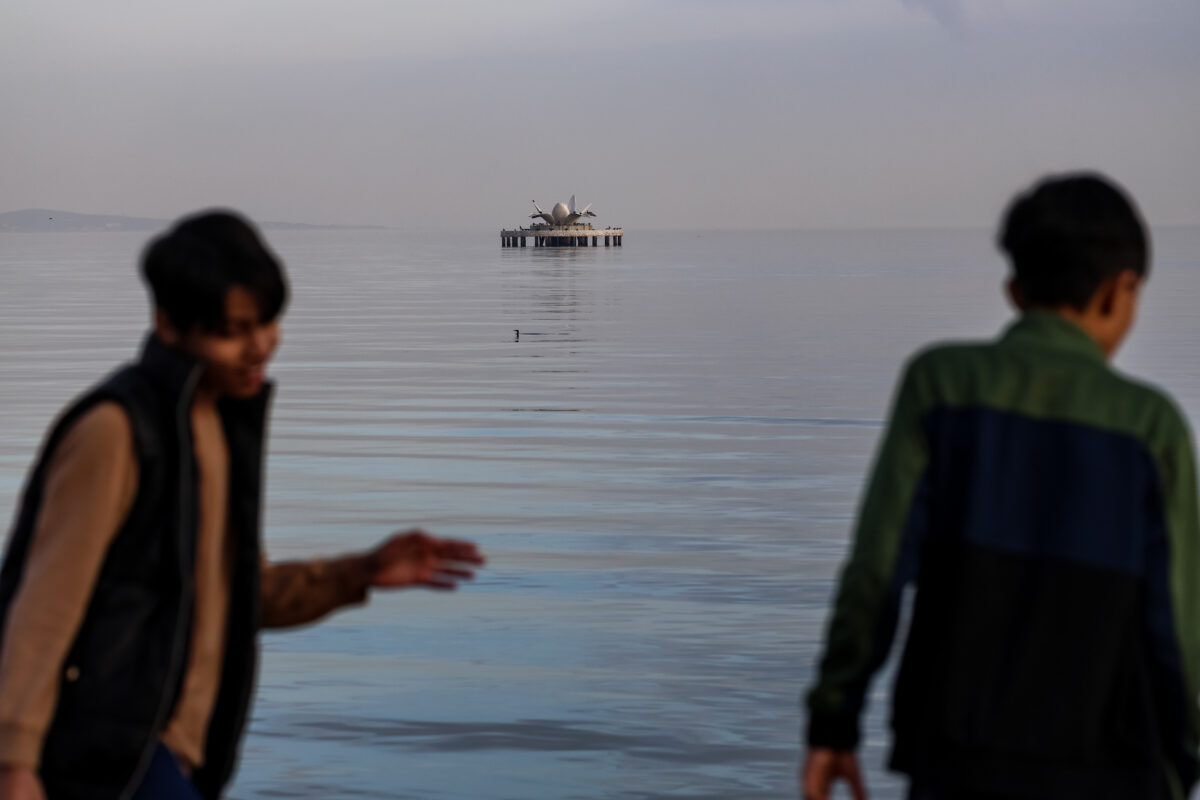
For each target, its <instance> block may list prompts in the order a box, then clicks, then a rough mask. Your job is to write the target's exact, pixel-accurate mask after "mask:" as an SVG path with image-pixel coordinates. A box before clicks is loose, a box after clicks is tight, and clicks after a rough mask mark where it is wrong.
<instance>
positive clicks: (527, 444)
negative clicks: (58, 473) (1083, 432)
mask: <svg viewBox="0 0 1200 800" xmlns="http://www.w3.org/2000/svg"><path fill="white" fill-rule="evenodd" d="M267 239H268V240H269V242H270V243H271V245H272V246H273V247H274V249H275V250H276V251H277V252H278V253H279V255H280V256H281V257H282V259H283V260H284V261H285V262H286V264H287V266H288V269H289V271H290V276H291V282H292V289H293V292H294V299H293V302H292V304H291V306H290V308H289V310H288V313H287V316H286V318H285V320H284V326H283V331H284V336H283V345H282V347H281V349H280V351H279V353H278V356H277V359H276V362H275V365H274V368H273V370H272V373H273V377H274V378H275V379H276V380H277V382H278V392H277V395H276V400H275V405H274V416H273V424H272V431H271V440H270V457H269V464H268V470H269V472H268V479H267V496H266V500H267V509H266V527H265V536H266V541H267V547H268V550H269V552H270V554H271V555H272V557H274V558H276V559H293V558H307V557H313V556H318V555H322V554H326V555H328V554H339V553H345V552H349V551H353V550H356V549H359V548H364V547H368V546H371V545H373V544H374V543H376V542H377V541H378V540H380V539H381V538H383V537H384V536H385V535H387V534H389V533H391V532H392V531H396V530H402V529H407V528H409V527H412V526H421V527H424V528H426V529H427V530H429V531H431V532H433V533H435V534H439V535H444V536H453V537H462V538H467V539H472V540H475V541H477V542H478V543H479V544H480V546H481V547H482V548H483V550H484V551H485V552H486V554H487V556H488V557H489V559H490V563H489V565H488V566H487V568H486V569H485V570H483V571H482V572H481V574H480V575H479V577H478V579H477V580H476V581H475V582H474V583H473V584H472V585H469V586H464V587H463V588H461V589H460V590H459V591H457V592H455V593H449V594H447V593H432V592H426V591H401V592H393V593H379V594H377V595H375V596H374V597H373V598H372V600H371V602H370V604H369V605H367V606H365V607H360V608H355V609H349V610H345V611H342V612H340V613H338V614H336V615H334V616H332V617H331V618H329V619H328V620H326V621H324V622H323V623H321V624H319V625H316V626H312V627H308V628H303V629H299V630H295V631H287V632H279V633H269V634H267V635H265V637H264V651H265V652H264V658H263V663H262V671H261V676H260V687H259V693H258V701H257V704H256V706H255V708H254V713H253V720H252V723H251V725H250V732H249V735H248V737H247V738H246V740H245V743H244V747H243V753H242V762H241V768H240V771H239V772H238V775H237V778H236V781H235V783H234V785H233V787H232V789H231V791H230V796H231V797H233V798H238V799H240V800H268V798H301V797H305V798H307V797H313V798H422V799H423V800H491V799H492V798H496V799H497V800H500V799H501V798H503V799H505V800H598V799H599V798H631V800H649V799H650V798H690V799H691V800H701V799H703V800H757V799H758V798H787V797H795V796H796V789H795V767H796V763H797V759H798V755H799V749H798V743H799V740H800V731H801V728H802V724H803V716H802V714H801V710H800V697H801V695H802V693H803V690H804V688H805V686H806V685H807V684H808V683H809V681H810V679H811V676H812V672H813V667H814V661H815V659H816V657H817V654H818V648H819V644H820V639H821V635H822V631H823V627H824V623H825V619H826V614H827V612H828V609H829V601H830V595H831V592H832V589H833V582H834V580H835V578H836V575H837V570H838V566H839V564H840V562H841V560H842V558H843V556H844V554H845V552H846V547H847V541H848V538H847V537H848V534H849V530H850V527H851V525H852V521H853V516H854V513H855V508H856V503H857V500H858V497H859V493H860V487H861V484H862V481H863V477H864V474H865V472H866V470H867V469H868V467H869V464H870V459H871V455H872V452H873V450H874V448H875V445H876V441H877V439H878V437H879V434H880V432H881V430H882V425H883V420H884V417H885V415H886V413H887V405H888V401H889V398H890V395H891V391H892V386H893V383H894V381H895V379H896V376H897V373H898V370H899V368H900V366H901V364H902V362H903V360H904V359H905V358H906V357H907V356H908V355H909V354H910V353H911V352H912V351H913V350H914V349H916V348H918V347H919V346H921V345H922V344H924V343H926V342H929V341H931V340H940V339H956V338H975V337H981V336H991V335H993V334H994V333H995V332H997V331H998V330H999V329H1000V328H1001V327H1002V326H1003V325H1004V324H1005V321H1006V320H1007V319H1008V318H1009V311H1008V309H1007V307H1006V305H1005V302H1004V300H1003V295H1002V292H1001V285H1002V282H1003V280H1004V265H1003V263H1002V261H1001V260H1000V258H999V256H998V255H997V254H996V252H995V250H994V248H993V246H992V244H991V239H992V233H991V232H990V231H987V230H953V231H936V230H921V231H838V232H798V231H797V232H713V231H692V232H646V231H638V230H636V229H630V230H629V231H628V232H627V234H626V237H625V245H624V247H621V248H603V247H600V248H587V249H570V250H568V249H562V250H552V249H536V248H532V247H527V248H524V249H502V248H501V247H500V242H499V236H498V234H497V233H496V232H493V231H484V232H480V233H479V234H478V235H474V236H469V237H465V238H450V237H446V236H442V235H438V234H432V233H409V232H402V231H392V230H364V231H333V230H323V231H280V232H268V234H267ZM144 240H145V235H144V234H130V233H119V232H110V233H78V234H70V233H46V234H18V233H3V234H0V513H3V514H4V515H9V516H11V514H12V513H13V510H14V508H15V502H16V497H17V494H18V492H19V489H20V486H21V483H22V481H23V479H24V472H25V470H26V468H27V467H28V465H29V463H30V461H31V459H32V458H33V457H34V455H35V452H36V449H37V447H38V443H39V441H40V438H41V436H42V434H43V432H44V430H45V428H46V426H47V424H48V423H49V422H50V420H51V419H52V417H53V415H54V414H55V413H56V412H57V411H58V410H59V409H60V408H61V407H62V405H63V404H64V403H65V402H66V401H68V400H69V399H70V398H71V397H72V396H74V395H75V394H77V393H78V392H80V391H81V390H83V389H84V388H85V387H86V386H87V385H88V384H89V383H90V382H92V381H94V380H96V379H98V378H100V377H101V376H102V375H104V374H105V373H106V372H107V371H108V370H109V369H110V368H111V367H112V366H113V365H115V364H116V363H118V362H121V361H124V360H127V359H129V358H131V357H132V356H133V355H134V354H135V352H136V349H137V346H138V344H139V342H140V340H141V338H142V336H143V334H144V332H145V330H146V327H147V323H148V320H149V313H148V311H147V303H146V298H145V295H144V292H143V290H142V289H141V287H140V285H139V283H138V280H137V277H136V266H135V265H136V260H137V257H138V253H139V250H140V248H141V246H142V244H143V243H144ZM1155 243H1156V251H1155V263H1154V273H1153V275H1152V279H1151V281H1150V283H1149V285H1148V287H1147V289H1146V292H1145V302H1144V305H1143V311H1142V318H1141V320H1140V322H1139V324H1138V327H1137V329H1136V330H1135V332H1134V334H1133V336H1132V338H1131V340H1130V341H1129V343H1128V345H1127V346H1126V348H1125V349H1124V350H1123V351H1122V353H1121V354H1120V356H1119V357H1118V359H1117V363H1118V366H1119V367H1121V368H1122V369H1126V370H1128V371H1131V372H1134V373H1137V374H1139V375H1141V376H1144V377H1146V378H1149V379H1150V380H1152V381H1155V382H1157V383H1159V384H1162V385H1164V386H1165V387H1167V388H1168V389H1169V390H1170V391H1172V392H1173V394H1174V395H1175V397H1176V398H1177V399H1178V400H1179V402H1180V404H1181V405H1182V407H1183V408H1184V410H1185V411H1186V412H1187V413H1188V414H1189V416H1191V417H1192V418H1193V419H1196V418H1198V417H1200V357H1198V356H1197V355H1196V354H1197V352H1198V349H1200V314H1198V309H1200V228H1193V229H1188V228H1174V229H1163V230H1158V231H1156V232H1155ZM518 331H519V335H518V334H517V332H518ZM890 669H891V667H888V668H887V669H886V670H885V673H884V674H883V675H882V676H881V678H880V679H879V680H877V681H876V682H875V684H874V687H873V691H872V697H871V704H870V712H869V715H868V717H867V720H866V728H865V729H866V740H865V744H864V751H863V756H864V761H865V764H866V766H867V768H868V771H869V774H868V781H869V783H870V785H871V787H872V789H873V796H874V797H875V798H881V799H884V800H886V799H887V798H897V797H900V796H902V784H901V783H900V782H899V781H898V780H897V779H895V778H894V777H893V776H890V775H888V774H887V773H886V772H885V771H884V769H883V763H884V761H885V759H886V754H887V741H888V732H887V724H886V721H887V693H888V689H889V687H890V675H889V673H890Z"/></svg>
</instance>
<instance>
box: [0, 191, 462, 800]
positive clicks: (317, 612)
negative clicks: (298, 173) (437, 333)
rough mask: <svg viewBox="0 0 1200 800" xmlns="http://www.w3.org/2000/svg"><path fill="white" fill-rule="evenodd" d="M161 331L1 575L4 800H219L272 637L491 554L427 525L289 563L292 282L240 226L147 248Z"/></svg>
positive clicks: (196, 221) (26, 502) (52, 448)
mask: <svg viewBox="0 0 1200 800" xmlns="http://www.w3.org/2000/svg"><path fill="white" fill-rule="evenodd" d="M142 271H143V277H144V278H145V280H146V283H147V284H148V286H149V288H150V292H151V295H152V298H153V303H154V331H153V333H152V334H151V335H150V336H149V337H148V338H147V340H146V343H145V347H144V349H143V352H142V355H141V358H140V360H138V361H137V362H136V363H134V364H131V365H129V366H126V367H124V368H122V369H119V370H117V371H116V372H114V373H113V374H112V375H111V376H109V377H108V378H107V379H105V380H104V381H102V382H101V383H100V384H99V385H98V386H96V387H94V388H93V389H92V390H91V391H89V392H88V393H86V394H85V395H84V396H83V397H82V398H81V399H80V400H78V401H76V402H75V403H74V404H73V405H72V406H70V407H69V408H68V409H67V410H66V411H65V412H64V413H63V414H62V415H61V416H60V417H59V419H58V421H57V422H56V423H55V424H54V426H53V427H52V429H51V432H50V434H49V436H48V438H47V440H46V442H45V444H44V446H43V448H42V452H41V456H40V457H39V459H38V461H37V463H36V465H35V466H34V468H33V470H32V472H31V474H30V477H29V479H28V482H27V485H26V487H25V491H24V496H23V499H22V505H21V508H20V511H19V514H18V516H17V520H16V525H15V528H14V529H13V532H12V535H11V536H10V538H9V541H8V549H7V552H6V554H5V558H4V563H3V567H2V568H0V800H38V799H39V798H49V800H69V799H70V798H81V799H82V798H112V799H113V800H116V798H122V799H124V798H133V799H134V800H152V799H153V800H163V799H164V798H188V799H189V800H197V799H198V798H206V799H211V798H217V797H219V796H220V793H221V790H222V787H223V786H224V785H225V784H226V782H227V781H228V779H229V777H230V775H231V774H232V772H233V769H234V765H235V762H236V758H237V749H238V743H239V740H240V738H241V735H242V732H243V728H244V725H245V722H246V719H247V714H248V712H249V709H250V703H251V696H252V692H253V684H254V675H255V664H256V658H257V651H258V644H257V637H258V631H259V629H260V628H261V627H285V626H290V625H299V624H302V623H306V622H311V621H313V620H315V619H318V618H319V617H321V616H323V615H325V614H327V613H329V612H331V611H333V610H335V609H337V608H340V607H342V606H346V605H350V604H355V603H362V602H364V601H365V599H366V597H367V593H368V590H369V589H370V588H372V587H402V586H429V587H435V588H446V589H448V588H453V587H454V586H455V584H456V583H457V581H458V580H460V579H466V578H470V577H472V571H471V569H472V567H473V566H475V565H478V564H482V563H483V559H482V557H481V556H480V555H479V553H478V552H477V550H476V548H475V547H474V545H472V544H470V543H468V542H461V541H452V540H441V539H435V538H433V537H430V536H427V535H425V534H424V533H422V532H420V531H413V532H409V533H407V534H398V535H396V536H393V537H392V538H390V539H388V540H387V541H385V542H384V543H383V544H382V545H380V546H379V547H378V548H376V549H374V550H372V551H369V552H365V553H360V554H355V555H350V556H346V557H342V558H337V559H329V560H321V561H311V562H294V563H281V564H269V563H267V562H266V561H265V559H264V557H263V555H262V552H261V539H260V533H259V517H260V505H261V500H262V492H261V474H262V459H263V440H264V436H265V430H266V417H267V406H268V400H269V397H270V390H271V387H270V384H269V383H267V382H266V381H265V379H264V371H265V368H266V365H267V362H268V361H269V360H270V358H271V355H272V354H273V352H274V350H275V347H276V345H277V344H278V341H279V318H280V315H281V314H282V311H283V308H284V305H285V303H286V300H287V285H286V281H285V278H284V275H283V270H282V268H281V266H280V265H279V263H278V262H277V260H276V259H275V257H274V256H273V255H272V254H271V253H270V252H269V251H268V250H267V249H266V248H265V247H264V246H263V244H262V242H261V241H260V240H259V238H258V236H257V234H256V233H255V231H254V230H253V229H252V228H251V227H250V226H249V225H248V224H247V223H246V222H245V221H243V220H242V219H241V218H240V217H238V216H236V215H233V214H230V213H226V212H210V213H205V214H201V215H197V216H194V217H191V218H187V219H184V220H182V221H181V222H180V223H179V224H177V225H176V226H175V227H174V228H173V229H172V230H171V231H169V232H168V233H166V234H165V235H163V236H161V237H159V238H158V239H156V240H155V241H154V242H152V243H151V245H150V246H149V247H148V248H147V250H146V252H145V253H144V254H143V258H142Z"/></svg>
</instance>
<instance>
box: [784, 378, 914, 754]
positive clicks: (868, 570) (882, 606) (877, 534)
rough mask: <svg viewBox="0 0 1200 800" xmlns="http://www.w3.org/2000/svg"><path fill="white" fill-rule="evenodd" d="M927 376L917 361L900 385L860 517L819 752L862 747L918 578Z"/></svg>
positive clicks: (811, 700)
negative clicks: (905, 599)
mask: <svg viewBox="0 0 1200 800" xmlns="http://www.w3.org/2000/svg"><path fill="white" fill-rule="evenodd" d="M925 371H926V370H925V369H923V367H922V360H921V359H919V358H918V359H917V360H915V361H914V362H913V363H912V365H910V367H909V368H908V369H907V370H906V372H905V375H904V377H903V379H902V380H901V382H900V387H899V389H898V390H897V392H896V397H895V400H894V403H893V407H892V412H891V416H890V418H889V420H888V425H887V430H886V432H885V434H884V438H883V443H882V446H881V448H880V450H879V453H878V456H877V458H876V462H875V465H874V468H873V470H872V473H871V477H870V480H869V482H868V485H867V490H866V495H865V497H864V500H863V503H862V507H861V509H860V511H859V518H858V524H857V526H856V530H855V535H854V544H853V550H852V552H851V555H850V558H849V561H848V562H847V563H846V565H845V567H844V568H843V571H842V576H841V582H840V584H839V587H838V592H837V600H836V603H835V606H834V610H833V616H832V619H831V621H830V624H829V631H828V635H827V638H826V642H825V653H824V656H823V657H822V659H821V662H820V669H819V675H818V679H817V683H816V685H815V686H814V687H813V688H812V690H811V691H810V692H809V695H808V708H809V726H808V743H809V745H810V746H812V747H830V748H833V749H836V750H849V749H853V748H854V747H855V746H857V744H858V738H859V713H860V711H861V709H862V706H863V697H864V694H865V692H866V688H867V684H868V682H869V680H870V677H871V674H872V673H873V672H874V671H875V670H876V669H878V668H879V666H880V665H881V664H882V663H883V661H884V659H885V658H886V656H887V651H888V649H889V648H890V646H891V642H892V638H893V635H894V633H895V627H896V621H897V616H898V613H899V603H900V598H901V592H902V590H903V588H904V584H905V583H906V582H908V581H910V580H912V578H913V577H914V576H915V569H916V545H917V543H918V540H919V538H920V535H921V532H922V531H923V529H924V525H925V508H926V505H927V503H926V501H925V499H924V494H925V493H926V491H925V489H923V488H922V487H921V485H920V484H921V482H922V477H923V475H924V473H925V467H926V464H927V462H928V445H927V441H926V437H925V434H924V431H923V429H922V425H921V415H922V407H923V405H925V403H924V401H923V399H922V397H923V395H927V394H928V392H927V391H926V390H925V389H924V387H925V386H926V385H927V381H925V380H924V379H923V377H922V375H923V373H924V372H925Z"/></svg>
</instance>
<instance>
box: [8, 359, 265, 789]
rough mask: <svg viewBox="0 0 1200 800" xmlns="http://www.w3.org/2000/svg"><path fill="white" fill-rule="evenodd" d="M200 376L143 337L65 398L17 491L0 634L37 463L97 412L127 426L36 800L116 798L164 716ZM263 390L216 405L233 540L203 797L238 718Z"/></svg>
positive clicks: (254, 614) (189, 545) (246, 701)
mask: <svg viewBox="0 0 1200 800" xmlns="http://www.w3.org/2000/svg"><path fill="white" fill-rule="evenodd" d="M200 375H201V367H200V366H199V365H198V364H196V363H195V362H192V361H190V360H188V359H186V358H184V357H183V356H182V355H180V354H179V353H177V352H175V351H173V350H170V349H169V348H167V347H165V346H164V345H163V344H161V343H160V342H159V341H158V340H157V339H156V338H154V337H150V338H149V339H148V340H147V343H146V346H145V348H144V350H143V352H142V357H141V359H140V360H139V361H138V362H136V363H134V364H131V365H129V366H126V367H123V368H121V369H119V370H117V371H116V372H115V373H113V374H112V375H111V376H109V377H108V378H107V379H105V380H104V381H103V382H101V383H100V384H99V385H98V386H97V387H95V388H94V389H93V390H91V391H90V392H88V393H87V394H85V395H84V396H83V397H82V398H81V399H79V400H78V401H76V402H75V403H74V404H73V405H72V406H71V407H70V408H69V409H68V410H67V411H66V412H65V413H64V414H63V415H62V416H61V417H60V418H59V420H58V421H57V422H56V423H55V424H54V426H53V427H52V429H51V432H50V435H49V437H48V438H47V440H46V442H45V444H44V445H43V448H42V453H41V456H40V457H39V459H38V462H37V465H36V466H35V467H34V470H33V473H32V474H31V475H30V477H29V481H28V483H27V485H26V487H25V492H24V497H23V499H22V505H21V510H20V513H19V515H18V516H17V521H16V526H15V528H14V530H13V532H12V535H11V536H10V538H9V541H8V550H7V553H6V554H5V557H4V564H3V567H2V568H0V637H2V636H3V626H4V624H5V621H6V620H7V618H8V612H9V609H10V608H11V606H12V601H13V597H14V596H15V595H16V593H17V590H18V589H19V587H20V583H21V576H22V572H23V570H24V567H25V559H26V554H27V553H28V550H29V545H30V540H31V539H32V537H33V529H34V523H35V521H36V519H37V515H38V510H39V509H40V507H41V503H42V493H43V483H44V480H45V472H46V467H47V462H48V460H49V458H50V456H51V454H52V453H53V452H54V449H55V447H56V445H57V444H58V442H59V440H60V439H61V438H62V437H63V435H64V433H65V432H66V431H67V430H68V429H69V428H70V426H71V424H72V423H73V422H74V421H75V420H76V419H78V418H79V416H80V415H82V414H83V413H84V412H86V411H87V410H88V409H90V408H92V407H93V406H95V405H96V404H97V403H100V402H105V401H115V402H117V403H119V404H120V405H121V406H122V407H123V408H124V409H125V411H126V413H127V414H128V416H129V419H130V422H131V424H132V428H133V436H134V447H135V450H136V453H137V459H138V478H139V483H138V489H137V495H136V497H135V499H134V502H133V506H132V508H131V510H130V512H129V516H128V518H127V519H126V521H125V523H124V525H123V526H122V528H121V530H120V531H119V532H118V533H117V536H116V538H115V540H114V541H113V543H112V546H111V547H110V548H109V550H108V553H107V555H106V556H105V559H104V563H103V566H102V567H101V570H100V575H99V579H98V581H97V583H96V588H95V590H94V591H93V593H92V596H91V599H90V601H89V603H88V607H87V612H86V614H85V616H84V619H83V624H82V626H81V627H80V629H79V633H78V635H77V636H76V638H75V641H74V642H73V643H72V645H71V648H70V650H69V652H68V655H67V660H66V663H65V664H62V665H61V669H60V675H61V676H62V677H61V678H60V684H59V699H58V705H57V708H56V709H55V712H54V718H53V721H52V723H51V725H50V730H49V732H48V734H47V736H46V739H45V743H44V746H43V749H42V762H41V777H42V780H43V782H44V785H45V788H46V793H47V796H48V800H75V798H80V799H82V798H89V799H90V800H105V799H109V798H111V799H112V800H118V799H119V798H126V797H129V796H130V795H131V794H132V793H133V791H134V789H136V787H137V784H138V782H139V781H140V780H141V776H142V773H143V771H144V770H145V768H146V766H147V765H148V763H149V760H150V756H151V753H152V751H153V749H154V747H155V746H156V744H157V742H158V739H159V737H160V735H161V734H162V731H163V728H164V727H165V726H166V724H167V721H168V720H169V719H170V717H171V713H172V711H173V709H174V707H175V703H176V701H177V699H178V697H179V692H180V689H181V686H182V682H183V676H184V671H185V668H186V665H187V663H188V650H189V645H190V642H191V631H192V619H193V598H194V575H195V569H194V556H195V551H196V531H197V517H198V514H197V509H198V500H199V498H198V485H197V475H196V463H195V457H194V454H193V448H192V428H191V406H192V400H193V394H194V391H195V388H196V384H197V382H198V381H199V379H200ZM269 395H270V388H269V387H265V388H264V389H263V391H262V392H260V393H259V395H258V396H257V397H255V398H253V399H250V400H244V401H230V400H222V401H221V403H220V406H219V407H220V412H221V419H222V423H223V426H224V430H225V436H226V438H227V440H228V445H229V457H230V458H229V461H230V471H229V514H228V526H229V527H228V530H229V535H230V536H232V537H233V538H234V542H235V544H234V553H235V555H234V567H233V576H232V597H231V598H230V611H229V624H228V629H227V639H226V649H225V662H224V666H223V671H222V675H221V684H220V690H219V692H218V696H217V701H216V706H215V708H214V711H213V716H212V720H211V723H210V726H209V732H208V740H207V742H206V753H205V764H204V766H203V767H202V768H201V769H200V770H198V771H197V772H196V774H195V775H194V776H193V780H194V782H195V783H196V786H197V788H198V789H199V790H200V792H201V793H202V794H203V795H204V797H205V798H217V797H219V795H220V792H221V788H222V787H223V786H224V785H225V783H226V782H227V781H228V780H229V777H230V775H231V774H232V772H233V767H234V764H235V762H236V760H237V752H238V743H239V740H240V739H241V735H242V729H243V726H244V724H245V721H246V717H247V714H248V712H249V708H250V700H251V695H252V692H253V685H254V676H255V665H256V661H257V636H258V628H259V506H260V496H261V488H262V458H263V438H264V434H265V427H266V410H267V405H268V401H269Z"/></svg>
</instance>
